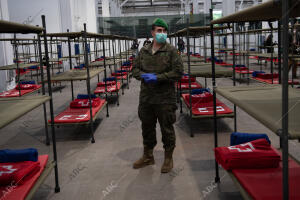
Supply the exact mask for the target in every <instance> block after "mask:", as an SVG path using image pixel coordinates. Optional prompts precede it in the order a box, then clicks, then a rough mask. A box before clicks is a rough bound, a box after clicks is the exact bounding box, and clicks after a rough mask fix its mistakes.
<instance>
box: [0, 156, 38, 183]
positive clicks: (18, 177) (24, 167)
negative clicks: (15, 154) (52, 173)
mask: <svg viewBox="0 0 300 200" xmlns="http://www.w3.org/2000/svg"><path fill="white" fill-rule="evenodd" d="M39 170H40V163H39V162H32V161H24V162H16V163H0V185H2V186H5V185H10V184H12V185H22V184H23V183H24V182H25V181H26V180H28V179H30V178H31V177H32V176H33V175H34V174H35V173H37V172H38V171H39Z"/></svg>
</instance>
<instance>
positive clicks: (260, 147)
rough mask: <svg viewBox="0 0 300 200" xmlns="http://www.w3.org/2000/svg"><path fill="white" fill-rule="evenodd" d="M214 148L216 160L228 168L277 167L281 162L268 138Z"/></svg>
mask: <svg viewBox="0 0 300 200" xmlns="http://www.w3.org/2000/svg"><path fill="white" fill-rule="evenodd" d="M214 150H215V157H216V161H217V162H218V163H219V164H220V165H222V167H223V168H224V169H226V170H232V169H259V168H276V167H278V165H279V162H280V155H279V154H278V153H277V152H276V151H275V150H274V149H273V148H272V147H271V145H270V144H269V142H268V141H267V140H266V139H258V140H254V141H251V142H247V143H243V144H240V145H236V146H230V147H217V148H215V149H214Z"/></svg>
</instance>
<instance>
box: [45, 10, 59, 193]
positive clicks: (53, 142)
mask: <svg viewBox="0 0 300 200" xmlns="http://www.w3.org/2000/svg"><path fill="white" fill-rule="evenodd" d="M42 24H43V28H44V31H43V38H44V48H45V62H46V67H47V80H48V93H49V96H50V100H49V104H50V116H51V133H52V144H53V157H54V161H55V167H54V172H55V192H56V193H57V192H60V187H59V182H58V166H57V152H56V135H55V127H54V112H53V98H52V87H51V76H50V65H49V56H48V44H47V43H48V42H47V36H46V34H47V32H46V19H45V15H42Z"/></svg>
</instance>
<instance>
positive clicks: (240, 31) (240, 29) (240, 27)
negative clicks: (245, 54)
mask: <svg viewBox="0 0 300 200" xmlns="http://www.w3.org/2000/svg"><path fill="white" fill-rule="evenodd" d="M237 27H239V30H238V31H239V32H237V34H238V36H239V52H241V46H242V44H241V43H242V42H241V35H242V25H241V24H238V26H237ZM238 59H239V64H240V65H241V64H242V57H241V56H240V54H239V57H238Z"/></svg>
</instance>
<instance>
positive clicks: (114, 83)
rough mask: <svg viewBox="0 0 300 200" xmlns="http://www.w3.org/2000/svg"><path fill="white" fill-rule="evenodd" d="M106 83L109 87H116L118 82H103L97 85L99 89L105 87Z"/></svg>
mask: <svg viewBox="0 0 300 200" xmlns="http://www.w3.org/2000/svg"><path fill="white" fill-rule="evenodd" d="M105 83H106V85H107V86H111V85H116V81H106V82H104V81H103V82H99V83H97V86H98V87H102V86H105Z"/></svg>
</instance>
